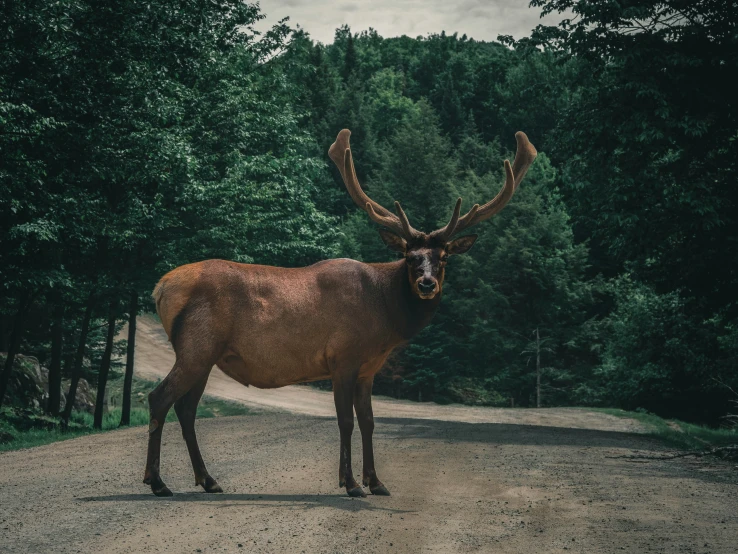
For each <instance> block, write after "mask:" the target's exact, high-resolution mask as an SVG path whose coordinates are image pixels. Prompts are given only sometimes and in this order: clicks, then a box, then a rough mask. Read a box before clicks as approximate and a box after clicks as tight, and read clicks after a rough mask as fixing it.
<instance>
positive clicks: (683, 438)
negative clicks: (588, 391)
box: [582, 408, 738, 450]
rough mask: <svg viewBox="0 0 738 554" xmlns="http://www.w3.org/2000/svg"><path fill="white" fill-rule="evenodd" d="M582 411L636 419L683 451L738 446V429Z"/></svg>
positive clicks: (612, 410) (619, 412) (644, 414)
mask: <svg viewBox="0 0 738 554" xmlns="http://www.w3.org/2000/svg"><path fill="white" fill-rule="evenodd" d="M582 409H587V410H590V411H593V412H600V413H604V414H610V415H614V416H617V417H623V418H629V419H635V420H636V421H638V422H640V423H642V424H643V426H644V427H645V428H646V429H648V434H650V435H652V436H654V437H657V438H659V439H661V440H663V441H664V442H666V443H667V444H669V445H671V446H673V447H675V448H679V449H682V450H709V449H710V448H719V447H723V446H731V445H736V444H738V429H736V428H733V429H730V428H722V429H715V428H712V427H705V426H704V425H696V424H694V423H685V422H683V421H679V420H676V419H668V420H667V419H663V418H661V417H659V416H657V415H655V414H652V413H648V412H628V411H626V410H619V409H617V408H582Z"/></svg>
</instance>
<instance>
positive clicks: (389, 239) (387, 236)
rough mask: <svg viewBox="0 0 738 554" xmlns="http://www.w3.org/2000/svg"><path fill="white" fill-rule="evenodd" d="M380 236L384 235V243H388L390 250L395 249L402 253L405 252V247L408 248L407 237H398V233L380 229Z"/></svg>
mask: <svg viewBox="0 0 738 554" xmlns="http://www.w3.org/2000/svg"><path fill="white" fill-rule="evenodd" d="M379 236H380V237H382V240H383V241H384V244H386V245H387V248H389V249H390V250H394V251H395V252H399V253H400V254H404V253H405V249H406V248H407V242H405V239H403V238H401V237H398V236H397V235H396V234H394V233H391V232H390V231H387V230H385V229H380V230H379Z"/></svg>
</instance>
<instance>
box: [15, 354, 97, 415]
mask: <svg viewBox="0 0 738 554" xmlns="http://www.w3.org/2000/svg"><path fill="white" fill-rule="evenodd" d="M13 365H14V368H13V373H12V375H11V378H10V383H9V397H10V399H11V402H12V403H14V404H16V405H20V406H23V407H28V408H32V409H35V410H40V409H45V408H46V404H47V403H48V400H49V370H48V369H47V368H45V367H43V366H42V365H41V364H40V363H39V361H38V359H37V358H34V357H33V356H24V355H23V354H18V355H17V356H16V358H15V363H14V364H13ZM68 390H69V380H68V379H65V380H64V382H63V383H62V385H61V390H60V391H59V398H60V402H59V409H60V410H63V409H64V406H65V405H66V393H67V391H68ZM74 409H75V410H78V411H82V412H88V413H94V411H95V391H94V390H92V387H90V384H89V383H88V382H87V381H86V380H85V379H80V380H79V383H78V385H77V394H76V396H75V399H74Z"/></svg>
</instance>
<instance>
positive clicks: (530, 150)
mask: <svg viewBox="0 0 738 554" xmlns="http://www.w3.org/2000/svg"><path fill="white" fill-rule="evenodd" d="M515 140H516V141H517V143H518V149H517V152H516V153H515V161H514V162H513V165H512V167H511V166H510V162H509V161H508V160H505V186H503V187H502V190H501V191H500V192H499V193H497V196H495V197H494V198H493V199H492V200H490V201H489V202H487V203H486V204H484V205H483V206H480V205H479V204H474V206H472V209H471V210H469V212H468V213H467V214H466V215H464V216H463V217H461V218H459V217H458V210H459V207H460V206H461V199H460V198H459V200H458V201H457V202H456V210H455V211H454V216H455V217H452V218H451V221H450V222H449V223H448V225H446V227H444V228H443V229H439V230H438V231H435V232H434V233H433V234H434V235H442V236H443V237H444V238H446V240H448V239H450V238H451V237H452V236H453V235H455V234H457V233H461V232H462V231H464V230H465V229H468V228H469V227H471V226H472V225H476V224H477V223H479V222H480V221H484V220H485V219H489V218H490V217H492V216H493V215H495V214H496V213H498V212H499V211H500V210H502V208H504V207H505V205H506V204H507V203H508V202H509V201H510V199H511V198H512V196H513V194H515V190H516V189H517V188H518V186H519V185H520V182H521V181H522V180H523V177H525V174H526V173H527V172H528V168H529V167H530V165H531V164H532V163H533V160H535V159H536V156H537V155H538V152H537V151H536V149H535V147H534V146H533V145H532V144H531V143H530V141H529V140H528V137H527V136H526V135H525V133H523V132H522V131H518V132H517V133H515ZM455 220H457V221H455Z"/></svg>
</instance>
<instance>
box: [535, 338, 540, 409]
mask: <svg viewBox="0 0 738 554" xmlns="http://www.w3.org/2000/svg"><path fill="white" fill-rule="evenodd" d="M540 407H541V335H540V334H539V333H538V327H536V408H540Z"/></svg>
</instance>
